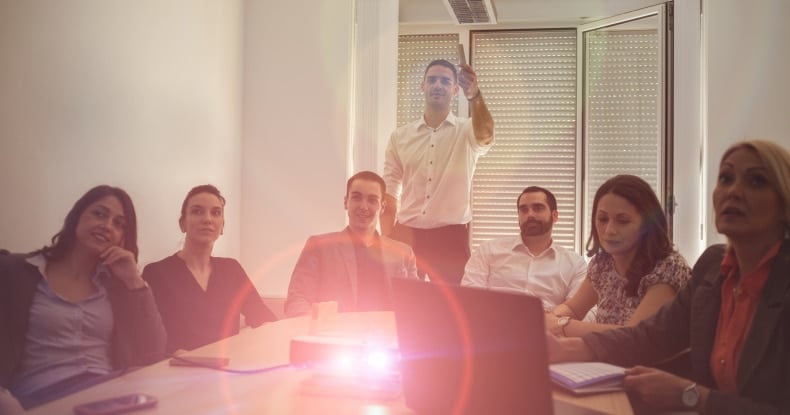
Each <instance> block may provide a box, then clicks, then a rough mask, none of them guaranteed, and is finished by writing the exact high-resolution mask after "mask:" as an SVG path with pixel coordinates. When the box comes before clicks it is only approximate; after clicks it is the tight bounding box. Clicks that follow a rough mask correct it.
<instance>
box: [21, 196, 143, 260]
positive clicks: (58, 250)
mask: <svg viewBox="0 0 790 415" xmlns="http://www.w3.org/2000/svg"><path fill="white" fill-rule="evenodd" d="M106 196H115V197H116V198H117V199H118V201H119V202H121V207H122V208H123V216H124V228H123V245H122V246H123V248H124V249H126V250H128V251H130V252H131V253H132V254H134V260H135V261H137V255H138V249H137V214H136V213H135V211H134V204H133V203H132V198H131V197H129V195H128V194H127V193H126V191H124V190H123V189H121V188H119V187H112V186H107V185H99V186H96V187H94V188H93V189H91V190H88V192H87V193H85V194H84V195H82V197H81V198H79V200H77V202H76V203H74V206H73V207H72V208H71V210H70V211H69V213H68V214H67V215H66V219H65V220H64V221H63V227H62V228H61V229H60V231H59V232H58V233H56V234H55V236H53V237H52V243H51V245H49V246H45V247H43V248H41V249H40V250H38V251H36V253H41V254H43V255H44V257H46V258H47V260H49V261H57V260H60V259H63V258H64V257H66V255H68V254H69V252H71V250H72V248H74V242H75V240H76V237H77V233H76V231H77V223H78V222H79V220H80V216H82V213H83V212H85V209H87V208H88V206H90V205H91V204H93V203H94V202H96V201H97V200H99V199H102V198H104V197H106Z"/></svg>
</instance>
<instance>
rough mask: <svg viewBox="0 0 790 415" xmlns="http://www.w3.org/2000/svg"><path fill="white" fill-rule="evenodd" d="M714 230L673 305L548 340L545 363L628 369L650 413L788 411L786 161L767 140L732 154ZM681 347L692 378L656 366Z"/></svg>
mask: <svg viewBox="0 0 790 415" xmlns="http://www.w3.org/2000/svg"><path fill="white" fill-rule="evenodd" d="M713 206H714V210H715V215H716V229H717V230H718V231H719V233H721V234H724V235H725V236H727V245H726V247H725V246H722V245H718V246H713V247H710V248H708V249H707V250H706V251H705V252H704V253H703V254H702V256H701V257H700V259H699V260H698V261H697V263H696V264H695V266H694V270H693V276H692V279H691V281H690V282H689V284H688V285H687V286H686V287H685V288H683V289H682V290H681V291H680V292H679V293H678V295H677V297H676V299H675V300H674V301H673V302H672V303H670V304H668V305H667V306H665V307H664V308H662V309H661V310H659V312H658V313H657V314H656V315H655V316H654V317H652V318H650V319H647V320H645V321H643V322H642V323H640V324H639V325H637V326H634V327H629V328H623V329H617V330H611V331H607V332H603V333H592V334H589V335H587V336H585V337H582V338H580V339H579V338H576V339H571V338H555V337H553V336H549V337H548V342H549V350H550V354H551V360H552V361H555V362H556V361H566V360H601V361H607V362H610V363H614V364H618V365H621V366H627V367H629V369H627V370H626V377H625V387H626V390H628V391H629V393H630V394H631V395H633V396H635V397H637V398H639V400H640V401H643V402H644V403H646V404H647V405H648V406H650V407H655V408H658V409H662V410H675V409H685V410H693V411H698V412H701V413H707V414H717V415H718V414H780V413H781V414H787V413H789V412H790V393H789V392H790V352H788V351H790V153H788V150H787V149H785V148H783V147H781V146H779V145H777V144H775V143H772V142H768V141H760V140H754V141H745V142H740V143H736V144H734V145H733V146H731V147H730V148H729V149H728V150H727V151H726V152H725V153H724V156H723V157H722V159H721V162H720V165H719V176H718V181H717V185H716V188H715V190H714V192H713ZM686 349H690V360H691V368H690V369H691V372H690V373H691V375H690V376H689V379H685V378H682V377H680V376H677V375H673V374H670V373H667V372H663V371H661V370H658V369H655V368H649V367H644V366H634V365H638V364H647V365H650V364H656V363H658V362H660V361H662V360H664V359H666V358H669V357H671V356H673V355H675V354H677V353H679V352H682V351H683V350H686Z"/></svg>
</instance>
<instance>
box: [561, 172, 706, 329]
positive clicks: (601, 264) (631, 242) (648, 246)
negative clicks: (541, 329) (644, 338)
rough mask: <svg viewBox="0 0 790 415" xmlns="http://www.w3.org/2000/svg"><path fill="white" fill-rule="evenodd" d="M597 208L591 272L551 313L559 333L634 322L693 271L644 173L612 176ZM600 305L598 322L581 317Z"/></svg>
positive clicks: (658, 305)
mask: <svg viewBox="0 0 790 415" xmlns="http://www.w3.org/2000/svg"><path fill="white" fill-rule="evenodd" d="M592 212H593V214H592V221H591V223H592V224H593V227H592V230H591V232H590V237H589V238H588V240H587V255H588V256H591V257H592V260H591V261H590V263H589V265H588V266H587V278H586V279H585V280H584V282H582V285H581V286H580V287H579V290H578V291H577V292H576V294H574V296H573V297H571V298H570V299H568V300H567V301H565V302H564V303H563V304H560V305H558V306H557V307H556V308H555V309H554V310H553V312H552V313H550V314H547V315H546V327H547V329H548V330H549V331H551V332H552V333H554V334H557V335H564V336H581V335H583V334H586V333H589V332H593V331H602V330H607V329H610V328H614V327H620V326H630V325H634V324H636V323H638V322H639V321H641V320H643V319H645V318H647V317H649V316H651V315H653V314H655V312H656V311H657V310H658V309H659V308H661V306H663V305H664V304H666V303H668V302H670V301H672V299H673V298H674V297H675V294H676V293H677V291H678V290H679V289H680V288H681V287H682V286H683V285H684V284H685V283H686V281H688V279H689V278H690V277H691V268H689V266H688V264H687V263H686V260H685V259H683V257H682V256H681V255H680V254H679V253H678V252H677V251H676V250H675V249H674V248H673V247H672V241H670V239H669V233H668V230H667V229H668V227H667V219H666V216H665V215H664V211H663V210H662V209H661V204H660V203H659V202H658V198H657V197H656V195H655V193H654V192H653V189H652V188H651V187H650V185H649V184H648V183H647V182H645V181H644V180H642V179H641V178H639V177H637V176H632V175H619V176H615V177H612V178H611V179H609V180H607V181H606V182H605V183H604V184H602V185H601V187H599V188H598V190H597V191H596V193H595V199H594V200H593V207H592ZM595 305H597V310H596V312H595V322H590V321H582V320H583V319H584V317H585V315H586V314H587V312H588V311H589V310H590V309H591V308H592V307H593V306H595Z"/></svg>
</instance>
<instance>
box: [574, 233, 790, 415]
mask: <svg viewBox="0 0 790 415" xmlns="http://www.w3.org/2000/svg"><path fill="white" fill-rule="evenodd" d="M723 256H724V246H723V245H715V246H711V247H710V248H708V249H707V250H706V251H705V252H704V253H703V254H702V256H700V258H699V260H698V261H697V263H696V264H695V265H694V269H693V271H692V278H691V280H690V281H689V283H688V284H687V285H686V286H685V287H684V288H683V289H681V290H680V292H678V295H677V297H676V298H675V300H674V301H673V302H671V303H669V304H667V305H666V306H664V307H663V308H661V309H660V310H659V311H658V313H656V314H655V315H654V316H653V317H651V318H648V319H646V320H644V321H643V322H641V323H640V324H638V325H636V326H634V327H626V328H622V329H617V330H610V331H607V332H603V333H591V334H588V335H586V336H584V337H583V339H584V341H585V343H587V345H588V346H589V347H590V348H591V349H592V351H593V353H594V354H595V356H596V357H597V358H598V359H599V360H603V361H607V362H611V363H614V364H618V365H621V366H633V365H636V364H652V363H655V362H659V361H661V360H663V359H665V358H668V357H670V356H673V355H674V354H676V353H678V352H680V351H682V350H684V349H686V348H689V347H690V348H691V352H690V360H691V366H692V367H691V369H692V380H693V381H695V382H697V383H700V384H702V385H705V386H708V387H709V388H711V393H710V395H709V398H708V403H707V405H708V406H707V413H711V414H724V415H726V414H782V413H783V414H787V413H790V240H785V241H784V242H783V243H782V245H781V247H780V248H779V253H778V254H777V256H776V258H775V259H774V262H773V264H772V267H771V271H770V274H769V276H768V281H767V282H766V284H765V288H764V289H763V293H762V296H761V298H760V302H759V304H758V306H757V311H756V312H755V315H754V320H753V322H752V325H751V329H750V330H749V333H748V335H747V336H746V339H745V342H744V345H743V351H742V352H741V358H740V362H739V366H738V373H737V376H736V382H737V388H738V395H737V396H736V395H730V394H725V393H722V392H719V391H717V390H715V389H714V388H715V382H714V380H713V376H712V374H711V370H710V356H711V351H712V349H713V342H714V340H715V338H716V326H717V324H718V319H719V308H720V306H721V285H722V283H723V281H724V276H723V275H721V270H720V266H721V260H722V258H723ZM679 399H680V397H678V400H679Z"/></svg>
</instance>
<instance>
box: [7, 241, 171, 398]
mask: <svg viewBox="0 0 790 415" xmlns="http://www.w3.org/2000/svg"><path fill="white" fill-rule="evenodd" d="M26 258H27V255H21V254H15V255H0V386H2V387H4V388H8V387H9V386H10V384H11V381H12V379H13V377H14V374H15V371H16V370H17V369H18V367H19V364H20V362H21V361H22V356H23V353H24V349H25V335H26V334H27V328H28V317H29V313H30V307H31V304H32V303H33V297H34V295H35V293H36V286H37V285H38V283H39V281H40V280H41V278H43V276H42V275H41V273H40V272H39V271H38V269H37V268H36V267H35V266H34V265H32V264H30V263H29V262H27V260H26ZM110 281H111V282H110V283H109V284H108V286H107V294H108V296H109V298H110V303H111V304H112V310H113V315H114V316H115V322H114V327H113V337H112V350H111V354H110V356H111V358H112V364H113V367H114V368H115V369H127V368H130V367H134V366H142V365H147V364H150V363H154V362H156V361H158V360H160V359H162V358H163V357H164V352H165V342H166V340H167V338H166V334H165V328H164V326H163V325H162V319H161V318H160V317H159V312H158V311H157V309H156V303H155V302H154V297H153V295H152V294H151V290H149V289H147V288H143V289H138V290H129V289H127V288H126V286H124V285H123V283H122V282H121V281H119V280H117V279H115V278H113V279H111V280H110Z"/></svg>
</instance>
